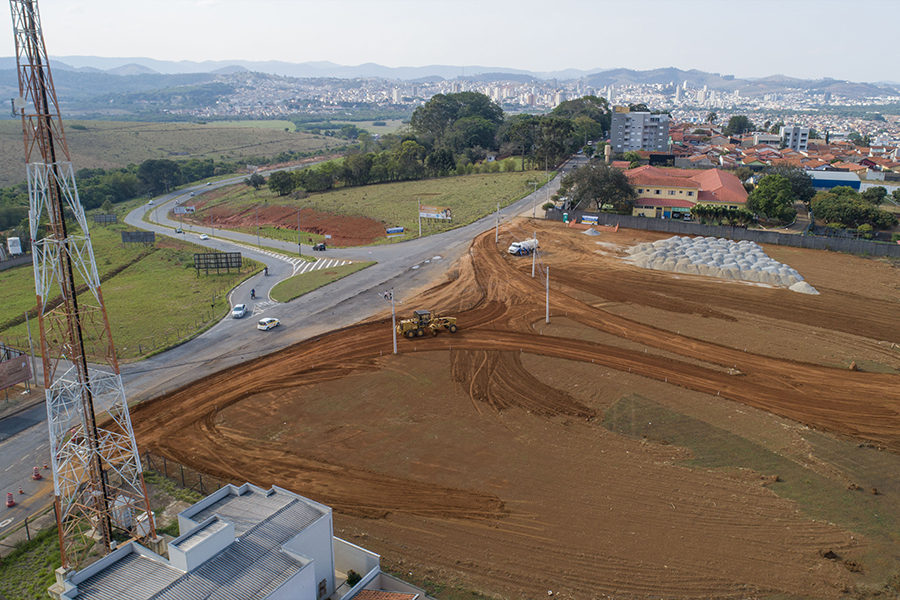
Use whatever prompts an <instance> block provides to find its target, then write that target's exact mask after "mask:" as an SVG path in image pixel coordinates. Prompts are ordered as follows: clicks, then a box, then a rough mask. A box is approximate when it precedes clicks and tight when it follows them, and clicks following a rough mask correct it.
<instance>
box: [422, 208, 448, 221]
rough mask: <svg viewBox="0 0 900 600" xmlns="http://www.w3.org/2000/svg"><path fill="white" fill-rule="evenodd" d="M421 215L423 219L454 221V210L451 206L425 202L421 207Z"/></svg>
mask: <svg viewBox="0 0 900 600" xmlns="http://www.w3.org/2000/svg"><path fill="white" fill-rule="evenodd" d="M419 216H420V217H421V218H423V219H440V220H442V221H452V220H453V211H452V210H451V209H450V207H449V206H426V205H424V204H423V205H421V206H420V207H419Z"/></svg>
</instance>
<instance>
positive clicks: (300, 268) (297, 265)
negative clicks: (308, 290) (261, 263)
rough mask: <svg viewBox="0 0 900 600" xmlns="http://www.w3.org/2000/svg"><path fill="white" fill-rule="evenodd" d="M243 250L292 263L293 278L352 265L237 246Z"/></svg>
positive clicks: (348, 261)
mask: <svg viewBox="0 0 900 600" xmlns="http://www.w3.org/2000/svg"><path fill="white" fill-rule="evenodd" d="M236 245H237V246H240V247H242V248H247V249H248V250H253V251H254V252H260V253H262V254H265V255H266V256H271V257H272V258H276V259H278V260H282V261H284V262H286V263H290V264H291V265H292V266H293V267H294V271H293V272H292V273H291V276H292V277H293V276H294V275H301V274H303V273H311V272H312V271H318V270H319V269H330V268H331V267H340V266H342V265H349V264H350V263H352V262H353V261H352V260H338V259H335V258H331V259H327V258H317V259H316V260H315V261H313V262H310V261H306V260H303V259H302V258H299V257H296V256H293V257H292V256H285V255H284V254H279V253H277V252H272V251H270V250H263V249H261V248H254V247H253V246H247V245H246V244H236Z"/></svg>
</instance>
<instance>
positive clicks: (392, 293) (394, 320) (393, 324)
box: [382, 288, 397, 354]
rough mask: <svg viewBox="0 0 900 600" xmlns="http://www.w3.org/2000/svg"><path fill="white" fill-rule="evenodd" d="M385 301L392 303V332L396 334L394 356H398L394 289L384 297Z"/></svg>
mask: <svg viewBox="0 0 900 600" xmlns="http://www.w3.org/2000/svg"><path fill="white" fill-rule="evenodd" d="M382 298H383V299H384V300H388V299H390V301H391V331H392V332H393V334H394V354H397V314H396V313H395V312H394V288H391V291H389V292H385V293H384V295H382Z"/></svg>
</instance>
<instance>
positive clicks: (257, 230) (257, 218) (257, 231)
mask: <svg viewBox="0 0 900 600" xmlns="http://www.w3.org/2000/svg"><path fill="white" fill-rule="evenodd" d="M256 245H257V247H259V245H260V244H259V205H258V204H257V205H256Z"/></svg>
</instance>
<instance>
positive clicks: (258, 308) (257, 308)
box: [250, 300, 278, 316]
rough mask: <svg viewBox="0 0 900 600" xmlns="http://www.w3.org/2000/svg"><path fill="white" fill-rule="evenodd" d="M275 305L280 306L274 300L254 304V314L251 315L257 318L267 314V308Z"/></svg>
mask: <svg viewBox="0 0 900 600" xmlns="http://www.w3.org/2000/svg"><path fill="white" fill-rule="evenodd" d="M273 304H278V303H277V302H275V301H274V300H263V301H262V302H256V303H254V304H253V312H252V313H250V316H255V315H258V314H261V313H263V312H265V310H266V309H267V308H269V307H270V306H272V305H273Z"/></svg>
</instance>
